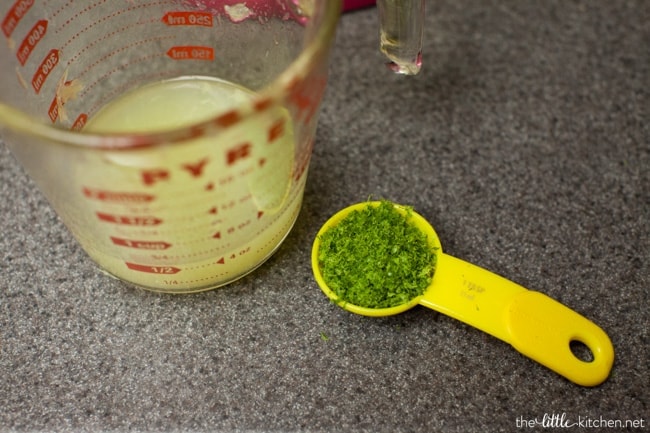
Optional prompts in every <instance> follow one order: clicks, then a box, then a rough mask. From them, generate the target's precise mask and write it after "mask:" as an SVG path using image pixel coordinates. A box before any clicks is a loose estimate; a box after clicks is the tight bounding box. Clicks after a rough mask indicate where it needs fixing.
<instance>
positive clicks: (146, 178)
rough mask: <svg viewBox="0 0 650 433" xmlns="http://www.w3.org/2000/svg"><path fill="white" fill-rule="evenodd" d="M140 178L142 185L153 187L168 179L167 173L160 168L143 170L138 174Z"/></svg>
mask: <svg viewBox="0 0 650 433" xmlns="http://www.w3.org/2000/svg"><path fill="white" fill-rule="evenodd" d="M140 176H141V178H142V183H144V184H145V185H153V184H154V183H156V182H158V181H159V180H167V179H169V171H167V170H165V169H162V168H159V169H154V170H143V171H142V172H141V173H140Z"/></svg>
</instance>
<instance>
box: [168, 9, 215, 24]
mask: <svg viewBox="0 0 650 433" xmlns="http://www.w3.org/2000/svg"><path fill="white" fill-rule="evenodd" d="M162 22H163V23H165V24H167V25H168V26H202V27H212V14H211V13H210V12H191V11H174V12H167V13H166V14H165V15H164V16H163V17H162Z"/></svg>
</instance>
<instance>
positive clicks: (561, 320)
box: [311, 202, 614, 386]
mask: <svg viewBox="0 0 650 433" xmlns="http://www.w3.org/2000/svg"><path fill="white" fill-rule="evenodd" d="M379 204H380V202H368V203H358V204H355V205H352V206H350V207H347V208H345V209H343V210H341V211H340V212H338V213H336V214H335V215H334V216H332V217H331V218H330V219H329V220H328V221H327V222H326V223H325V224H324V225H323V227H322V228H321V229H320V231H319V232H318V234H317V236H316V239H315V241H314V244H313V247H312V256H311V262H312V269H313V272H314V276H315V279H316V281H317V283H318V285H319V287H320V288H321V290H322V291H323V292H324V293H325V295H327V297H328V298H330V300H332V301H333V302H334V303H336V304H337V305H339V306H340V307H341V308H343V309H345V310H347V311H349V312H352V313H355V314H361V315H364V316H370V317H384V316H391V315H394V314H399V313H402V312H404V311H406V310H408V309H410V308H412V307H414V306H416V305H422V306H425V307H427V308H430V309H432V310H435V311H438V312H440V313H443V314H445V315H447V316H450V317H452V318H454V319H458V320H460V321H461V322H464V323H466V324H468V325H470V326H472V327H475V328H477V329H479V330H481V331H484V332H486V333H488V334H490V335H493V336H494V337H497V338H499V339H501V340H503V341H505V342H507V343H509V344H511V345H512V346H513V347H514V348H515V349H517V350H518V351H519V352H520V353H522V354H523V355H525V356H527V357H529V358H531V359H533V360H534V361H537V362H538V363H540V364H542V365H544V366H546V367H548V368H549V369H551V370H553V371H555V372H556V373H558V374H560V375H562V376H564V377H565V378H567V379H569V380H570V381H572V382H574V383H576V384H578V385H582V386H596V385H599V384H601V383H602V382H604V381H605V380H606V379H607V377H608V376H609V373H610V371H611V368H612V365H613V362H614V348H613V346H612V343H611V341H610V339H609V337H608V336H607V334H606V333H605V332H604V331H603V330H602V329H601V328H600V327H598V326H597V325H596V324H594V323H593V322H592V321H590V320H589V319H587V318H585V317H584V316H582V315H580V314H578V313H577V312H575V311H573V310H571V309H570V308H568V307H566V306H565V305H563V304H561V303H559V302H558V301H556V300H554V299H552V298H550V297H549V296H547V295H544V294H543V293H540V292H536V291H532V290H528V289H526V288H524V287H522V286H520V285H518V284H516V283H514V282H512V281H509V280H507V279H506V278H503V277H501V276H499V275H496V274H494V273H492V272H490V271H487V270H485V269H483V268H480V267H479V266H476V265H473V264H471V263H468V262H466V261H463V260H461V259H458V258H455V257H453V256H450V255H448V254H445V253H443V251H442V246H441V244H440V240H439V239H438V236H437V234H436V232H435V231H434V229H433V227H431V225H430V224H429V223H428V222H427V221H426V220H425V219H424V218H423V217H422V216H421V215H419V214H417V213H415V212H412V211H411V212H408V211H407V208H405V207H403V206H400V205H394V206H395V208H396V209H397V210H398V211H399V212H400V213H401V214H402V215H404V216H405V217H406V216H407V214H408V215H409V217H408V218H409V220H408V221H409V222H410V223H411V224H413V225H414V226H415V227H416V228H418V229H419V230H420V231H422V232H423V233H424V234H425V235H426V237H427V242H428V243H429V246H430V247H431V248H432V249H433V250H434V251H435V255H436V263H435V271H434V274H433V278H432V280H431V283H430V284H429V286H428V287H427V288H426V289H425V291H424V293H423V294H422V295H420V296H416V297H415V298H413V299H411V300H410V301H409V302H406V303H404V304H402V305H398V306H395V307H390V308H366V307H360V306H358V305H353V304H351V303H349V302H345V301H342V300H341V299H339V297H338V295H337V294H336V293H335V292H334V291H332V290H331V289H330V288H329V287H328V284H327V282H326V281H325V279H324V278H323V274H322V273H321V264H320V262H319V252H320V248H321V241H320V240H321V237H322V235H323V234H324V233H325V232H327V231H328V230H329V229H331V228H332V227H335V226H336V225H337V224H338V223H340V222H341V221H342V220H343V219H345V218H346V217H347V216H349V215H350V213H351V212H354V211H362V210H363V209H365V208H366V207H367V206H379ZM576 344H579V345H584V346H586V347H587V348H588V349H589V351H590V352H591V355H592V358H593V359H590V360H585V359H581V357H579V356H577V355H576V354H575V353H574V350H573V349H572V347H573V346H575V345H576Z"/></svg>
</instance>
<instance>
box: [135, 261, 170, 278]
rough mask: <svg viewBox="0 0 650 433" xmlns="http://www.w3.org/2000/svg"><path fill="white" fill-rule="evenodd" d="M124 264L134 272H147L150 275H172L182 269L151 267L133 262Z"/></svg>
mask: <svg viewBox="0 0 650 433" xmlns="http://www.w3.org/2000/svg"><path fill="white" fill-rule="evenodd" d="M124 264H126V266H127V267H128V268H129V269H131V270H132V271H139V272H147V273H150V274H165V275H172V274H177V273H179V272H180V271H181V269H179V268H177V267H175V266H149V265H141V264H138V263H131V262H124Z"/></svg>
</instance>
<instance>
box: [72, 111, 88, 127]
mask: <svg viewBox="0 0 650 433" xmlns="http://www.w3.org/2000/svg"><path fill="white" fill-rule="evenodd" d="M87 121H88V115H87V114H86V113H81V114H80V115H79V116H78V117H77V119H76V120H75V121H74V123H73V124H72V126H71V127H70V129H71V130H73V131H81V130H82V129H83V127H84V125H85V124H86V122H87Z"/></svg>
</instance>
